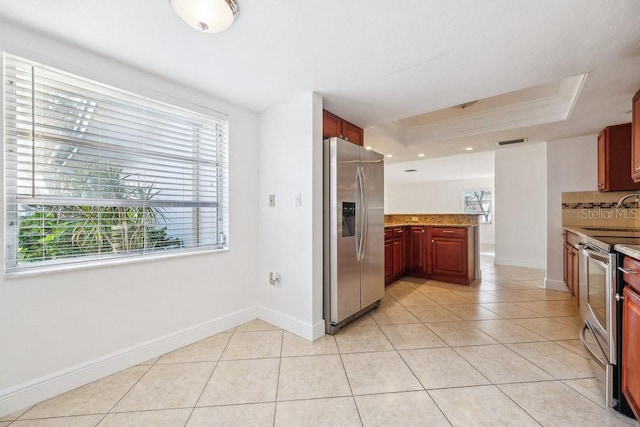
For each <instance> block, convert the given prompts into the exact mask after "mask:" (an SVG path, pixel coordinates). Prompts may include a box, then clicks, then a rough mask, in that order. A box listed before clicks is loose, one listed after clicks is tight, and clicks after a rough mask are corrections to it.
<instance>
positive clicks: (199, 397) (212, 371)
mask: <svg viewBox="0 0 640 427" xmlns="http://www.w3.org/2000/svg"><path fill="white" fill-rule="evenodd" d="M235 330H236V328H233V331H231V336H230V337H229V339H228V340H227V342H226V344H225V345H224V348H223V349H222V351H221V352H220V356H218V360H216V361H215V366H214V367H213V369H212V370H211V373H210V374H209V378H207V381H206V382H205V383H204V386H203V387H202V390H200V394H198V398H197V399H196V401H195V403H194V404H193V408H191V412H189V416H188V417H187V419H186V421H185V422H184V427H186V426H187V424H189V420H191V417H192V416H193V413H194V412H195V410H196V408H198V403H200V399H202V394H203V393H204V391H205V390H206V389H207V386H208V385H209V382H210V381H211V378H213V374H214V373H215V372H216V369H217V368H218V366H219V364H220V361H221V360H222V356H223V355H224V352H225V351H226V350H227V347H229V343H230V342H231V338H233V334H234V333H235ZM158 360H160V359H158Z"/></svg>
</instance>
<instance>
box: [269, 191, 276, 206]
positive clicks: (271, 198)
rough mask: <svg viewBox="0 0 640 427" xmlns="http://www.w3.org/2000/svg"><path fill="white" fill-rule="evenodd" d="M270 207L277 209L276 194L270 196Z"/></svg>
mask: <svg viewBox="0 0 640 427" xmlns="http://www.w3.org/2000/svg"><path fill="white" fill-rule="evenodd" d="M269 207H270V208H275V207H276V195H275V194H269Z"/></svg>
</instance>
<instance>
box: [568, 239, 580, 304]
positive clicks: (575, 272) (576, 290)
mask: <svg viewBox="0 0 640 427" xmlns="http://www.w3.org/2000/svg"><path fill="white" fill-rule="evenodd" d="M569 248H570V252H571V253H570V264H571V265H570V269H571V278H570V283H571V284H570V289H571V295H573V296H574V297H575V299H576V301H578V304H580V252H578V250H577V249H576V248H574V247H573V246H570V247H569Z"/></svg>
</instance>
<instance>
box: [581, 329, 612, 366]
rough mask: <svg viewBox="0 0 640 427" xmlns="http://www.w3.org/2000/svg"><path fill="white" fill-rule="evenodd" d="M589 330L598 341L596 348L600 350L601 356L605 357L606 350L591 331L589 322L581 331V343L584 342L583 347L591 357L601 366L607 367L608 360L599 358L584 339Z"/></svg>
mask: <svg viewBox="0 0 640 427" xmlns="http://www.w3.org/2000/svg"><path fill="white" fill-rule="evenodd" d="M587 329H589V332H591V333H592V334H593V338H594V339H595V341H596V346H598V350H600V354H601V355H604V350H603V349H602V347H601V346H600V343H599V342H598V338H597V337H596V336H595V333H594V332H593V330H592V329H591V325H589V322H585V324H584V326H582V329H581V330H580V341H582V345H583V346H584V348H585V349H586V350H587V353H589V354H590V355H591V357H593V358H594V359H595V360H597V361H598V363H599V364H600V365H602V366H607V361H606V359H605V358H600V357H598V355H597V354H596V353H595V352H594V351H593V350H591V347H589V344H587V340H586V339H585V337H584V332H585V331H586V330H587Z"/></svg>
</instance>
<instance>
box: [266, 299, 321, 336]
mask: <svg viewBox="0 0 640 427" xmlns="http://www.w3.org/2000/svg"><path fill="white" fill-rule="evenodd" d="M258 319H261V320H264V321H265V322H268V323H271V324H272V325H274V326H277V327H279V328H282V329H284V330H285V331H287V332H291V333H292V334H295V335H298V336H299V337H302V338H305V339H307V340H309V341H314V340H316V339H318V338H320V337H321V336H322V335H324V320H321V321H319V322H316V323H314V324H311V323H306V322H301V321H300V320H298V319H295V318H293V317H290V316H287V315H285V314H282V313H279V312H277V311H274V310H271V309H268V308H265V307H259V308H258Z"/></svg>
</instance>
